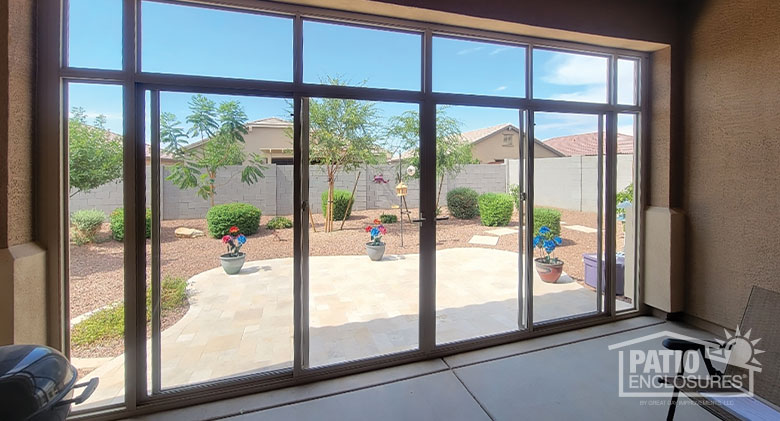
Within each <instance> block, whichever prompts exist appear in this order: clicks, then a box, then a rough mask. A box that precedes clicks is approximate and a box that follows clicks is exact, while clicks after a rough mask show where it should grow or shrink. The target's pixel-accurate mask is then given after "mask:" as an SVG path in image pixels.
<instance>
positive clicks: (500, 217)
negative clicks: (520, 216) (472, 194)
mask: <svg viewBox="0 0 780 421" xmlns="http://www.w3.org/2000/svg"><path fill="white" fill-rule="evenodd" d="M514 210H515V205H514V202H513V201H512V196H510V195H508V194H506V193H485V194H483V195H482V196H479V216H480V218H482V225H485V226H488V227H499V226H504V225H509V221H511V220H512V212H514Z"/></svg>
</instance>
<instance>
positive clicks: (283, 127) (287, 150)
mask: <svg viewBox="0 0 780 421" xmlns="http://www.w3.org/2000/svg"><path fill="white" fill-rule="evenodd" d="M292 126H293V124H292V122H290V121H286V120H283V119H281V118H277V117H269V118H262V119H260V120H254V121H250V122H249V123H247V124H246V128H247V134H245V135H244V142H245V146H244V148H245V150H246V151H248V152H254V153H257V154H260V156H261V157H263V158H265V162H266V163H267V164H279V165H292V164H293V144H292V139H291V138H290V136H289V135H288V133H287V131H288V130H292ZM204 142H205V141H198V142H195V143H192V144H190V145H189V146H187V147H188V148H198V147H200V145H202V144H203V143H204Z"/></svg>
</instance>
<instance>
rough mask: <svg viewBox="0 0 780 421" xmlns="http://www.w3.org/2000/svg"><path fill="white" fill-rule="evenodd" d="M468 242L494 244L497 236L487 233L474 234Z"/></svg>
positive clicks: (496, 241) (484, 244)
mask: <svg viewBox="0 0 780 421" xmlns="http://www.w3.org/2000/svg"><path fill="white" fill-rule="evenodd" d="M469 244H478V245H481V246H495V245H496V244H498V237H492V236H488V235H475V236H473V237H471V240H469Z"/></svg>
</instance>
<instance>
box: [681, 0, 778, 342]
mask: <svg viewBox="0 0 780 421" xmlns="http://www.w3.org/2000/svg"><path fill="white" fill-rule="evenodd" d="M689 19H690V20H689V23H688V27H689V28H690V40H689V45H687V46H686V63H685V69H686V71H685V80H684V83H685V95H684V98H685V106H684V108H685V120H684V130H685V150H684V159H685V165H684V178H683V181H684V186H683V195H684V207H685V209H686V211H687V214H688V230H687V241H686V242H687V247H686V250H687V256H686V261H687V271H686V279H687V285H686V286H687V288H686V289H687V290H686V313H688V314H690V315H692V316H694V317H697V318H700V319H704V320H705V321H708V322H711V323H715V324H718V325H721V326H725V327H729V328H732V329H733V328H734V327H735V326H736V325H737V323H738V322H739V320H740V318H741V315H742V311H743V308H744V305H745V303H746V301H747V297H748V294H749V293H750V288H751V286H752V285H759V286H762V287H764V288H768V289H771V290H775V291H780V275H779V274H780V247H778V244H777V241H778V238H780V224H778V219H779V218H778V217H780V170H778V165H779V163H780V117H779V115H780V114H778V113H779V111H780V49H779V47H778V46H780V25H778V22H780V3H779V2H777V1H776V0H750V1H747V0H744V1H726V0H720V1H706V2H700V4H699V5H698V7H696V8H692V9H691V10H690V15H689Z"/></svg>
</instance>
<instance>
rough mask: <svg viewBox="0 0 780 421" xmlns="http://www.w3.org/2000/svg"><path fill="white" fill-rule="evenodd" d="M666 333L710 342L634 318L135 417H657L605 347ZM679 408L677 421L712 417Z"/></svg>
mask: <svg viewBox="0 0 780 421" xmlns="http://www.w3.org/2000/svg"><path fill="white" fill-rule="evenodd" d="M663 331H673V332H677V333H682V334H685V335H690V336H696V337H701V338H708V337H709V335H707V334H706V333H704V332H701V331H698V330H695V329H692V328H690V327H688V326H685V325H680V324H676V323H669V322H664V321H662V320H659V319H655V318H651V317H637V318H633V319H628V320H623V321H619V322H615V323H610V324H607V325H601V326H595V327H591V328H585V329H580V330H576V331H571V332H565V333H561V334H556V335H550V336H545V337H541V338H535V339H531V340H527V341H522V342H517V343H512V344H507V345H502V346H498V347H492V348H487V349H484V350H479V351H474V352H469V353H464V354H458V355H454V356H451V357H447V358H443V359H434V360H429V361H423V362H419V363H414V364H408V365H403V366H399V367H392V368H388V369H383V370H377V371H372V372H367V373H362V374H358V375H354V376H347V377H343V378H338V379H332V380H327V381H322V382H317V383H313V384H309V385H302V386H296V387H291V388H287V389H282V390H275V391H271V392H266V393H262V394H256V395H249V396H244V397H240V398H234V399H230V400H224V401H219V402H214V403H210V404H204V405H198V406H193V407H188V408H184V409H180V410H175V411H168V412H163V413H159V414H154V415H150V416H146V417H140V418H136V420H137V421H147V420H156V421H168V420H181V419H187V420H193V421H198V420H212V419H217V418H218V419H226V420H232V421H244V420H293V419H294V420H318V421H319V420H340V421H341V420H366V419H370V420H372V421H384V420H417V419H420V420H422V419H425V420H429V419H430V420H434V419H442V420H448V421H449V420H491V419H492V420H518V419H528V420H568V419H577V420H624V419H631V420H632V421H642V420H648V421H649V420H653V421H655V420H661V419H665V417H666V411H667V402H668V398H629V397H619V396H618V385H619V376H618V370H617V367H618V366H619V362H618V361H619V360H618V351H617V350H612V351H610V350H608V346H609V345H612V344H616V343H620V342H623V341H627V340H631V339H635V338H640V337H643V336H646V335H652V334H654V333H659V332H663ZM662 339H663V338H662V337H655V338H653V339H650V340H646V341H644V342H642V343H641V344H638V345H635V346H634V347H633V348H632V349H659V347H660V346H661V341H662ZM680 402H681V404H680V406H679V407H678V409H677V415H676V418H675V419H676V420H681V421H685V420H712V419H714V418H713V417H712V416H710V415H709V414H708V413H707V412H706V411H704V410H703V409H701V408H699V407H697V406H694V405H692V404H691V403H690V401H688V400H687V399H685V398H682V399H681V401H680Z"/></svg>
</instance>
